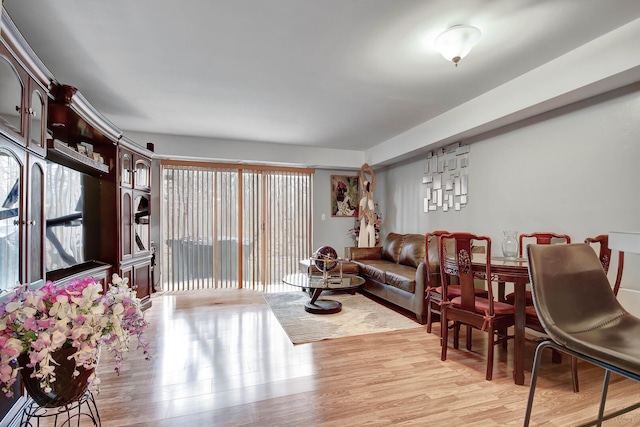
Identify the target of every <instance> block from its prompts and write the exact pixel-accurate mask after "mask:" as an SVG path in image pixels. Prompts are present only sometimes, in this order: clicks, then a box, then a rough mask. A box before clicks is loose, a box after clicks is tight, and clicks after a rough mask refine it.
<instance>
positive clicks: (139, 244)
mask: <svg viewBox="0 0 640 427" xmlns="http://www.w3.org/2000/svg"><path fill="white" fill-rule="evenodd" d="M1 20H2V22H1V28H2V33H0V91H1V96H0V303H1V302H2V300H3V299H5V298H6V297H7V296H8V295H11V294H12V292H13V291H15V289H16V284H17V283H29V284H31V285H34V286H38V285H39V284H44V281H45V280H52V281H54V282H56V283H57V284H61V285H62V284H65V283H68V282H69V281H70V280H73V279H76V278H84V277H93V278H94V279H96V280H98V281H100V282H101V283H102V284H103V286H104V287H105V288H106V286H108V284H109V283H110V282H111V275H112V273H114V272H115V273H119V274H120V275H121V276H122V277H127V278H128V279H129V282H130V284H131V286H132V287H133V288H134V289H135V290H136V292H137V295H138V297H139V298H141V299H142V301H143V308H148V307H150V306H151V298H150V297H151V292H152V289H153V283H152V271H153V270H152V268H153V266H152V255H153V253H152V250H151V241H150V224H149V219H150V215H151V212H150V209H149V207H150V201H151V185H150V183H151V159H152V157H153V152H152V151H150V150H148V149H146V148H143V147H141V146H139V145H137V144H136V143H134V142H133V141H130V140H128V139H126V138H123V136H122V131H121V130H120V129H118V128H117V127H116V126H115V125H114V124H112V123H111V122H110V121H109V120H107V119H106V118H105V117H104V116H103V115H102V114H101V113H100V112H99V111H97V110H96V109H95V108H94V107H93V106H92V105H91V104H90V103H89V102H88V100H86V99H85V98H84V96H83V95H82V94H81V93H80V92H79V91H78V90H77V89H76V88H74V87H72V86H69V85H62V84H59V83H58V82H57V81H56V79H55V78H54V77H53V75H52V74H51V73H50V72H49V70H47V68H46V67H45V66H44V64H42V63H41V62H40V60H39V59H38V57H37V56H36V55H35V53H34V52H33V51H32V50H31V48H30V47H29V46H28V44H27V42H26V41H25V40H24V38H23V37H22V35H21V34H20V33H19V31H18V29H17V28H16V27H15V25H14V24H13V22H12V21H11V19H10V18H9V16H8V15H7V14H6V12H4V11H3V13H2V17H1ZM71 193H73V197H66V199H69V201H68V202H67V201H66V200H65V201H66V206H63V209H65V208H66V209H68V211H64V210H63V209H62V210H61V209H57V208H59V206H58V205H59V204H61V203H60V199H65V197H60V195H68V194H71ZM63 229H64V230H63ZM56 233H59V234H60V235H59V236H58V235H56ZM74 233H75V234H74ZM65 237H66V238H67V240H66V241H65V242H61V241H60V240H61V239H63V238H65ZM78 242H79V243H78ZM67 243H70V244H71V245H72V246H77V248H75V247H74V249H77V251H75V252H74V251H73V250H70V249H69V245H67ZM75 243H78V244H77V245H75ZM58 259H59V260H60V261H58ZM26 402H27V399H26V396H25V394H24V392H23V391H22V390H21V385H20V382H19V381H18V382H16V386H15V396H14V397H13V398H6V397H5V396H4V394H1V393H0V425H11V424H12V423H14V422H15V421H16V420H15V417H16V415H17V414H18V413H19V411H20V408H21V407H22V406H23V405H24V404H25V403H26Z"/></svg>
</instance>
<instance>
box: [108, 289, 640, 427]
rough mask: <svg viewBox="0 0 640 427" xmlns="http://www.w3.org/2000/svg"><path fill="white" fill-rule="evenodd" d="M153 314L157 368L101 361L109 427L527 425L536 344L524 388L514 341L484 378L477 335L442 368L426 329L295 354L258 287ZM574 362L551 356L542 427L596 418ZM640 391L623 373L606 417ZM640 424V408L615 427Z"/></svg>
mask: <svg viewBox="0 0 640 427" xmlns="http://www.w3.org/2000/svg"><path fill="white" fill-rule="evenodd" d="M146 316H147V319H148V320H149V321H150V322H151V326H150V328H149V330H148V333H147V338H148V340H149V341H150V342H151V349H152V351H153V353H154V359H153V360H152V361H150V362H149V361H145V360H144V358H143V357H141V356H140V355H137V354H136V353H131V354H130V355H129V356H128V358H127V360H126V361H125V362H124V363H123V369H122V372H121V375H120V376H117V375H116V374H115V373H114V372H113V370H112V369H113V364H112V363H111V362H110V360H109V359H108V357H106V356H103V360H102V361H101V365H100V367H99V371H100V373H101V377H102V385H101V393H100V394H99V395H97V396H96V401H97V404H98V408H99V411H100V415H101V418H102V422H103V423H102V425H103V426H105V427H111V426H113V427H116V426H117V427H129V426H149V427H151V426H153V427H156V426H161V427H162V426H172V427H175V426H178V427H181V426H184V427H199V426H213V425H215V426H242V425H247V426H249V425H260V426H302V425H305V426H362V425H371V426H384V425H418V426H456V427H459V426H467V425H473V426H519V425H522V420H523V418H524V412H525V405H526V399H527V395H528V381H529V379H530V369H531V364H532V358H533V351H534V349H535V347H534V345H533V344H527V360H526V365H525V366H526V371H525V373H526V383H525V386H516V385H514V384H513V381H512V377H511V372H512V371H513V361H512V353H511V351H512V349H513V343H510V344H509V349H508V350H507V351H504V350H503V349H501V348H499V347H497V348H496V357H495V364H494V379H493V381H486V380H485V379H484V377H485V363H486V360H485V354H486V348H485V347H486V338H485V336H484V334H482V333H480V332H477V331H476V332H475V333H474V335H473V337H474V340H473V351H472V352H468V351H467V350H465V349H460V350H454V349H453V348H449V351H448V360H447V361H444V362H443V361H441V360H440V344H439V337H438V335H437V334H427V333H426V330H425V328H423V327H422V328H416V329H410V330H403V331H396V332H387V333H382V334H370V335H362V336H356V337H348V338H341V339H336V340H328V341H322V342H316V343H310V344H302V345H298V346H294V345H292V344H291V342H290V341H289V339H288V338H287V336H286V334H285V333H284V331H283V330H282V328H281V327H280V325H279V323H278V321H277V320H276V319H275V317H274V316H273V314H272V313H271V311H270V309H269V308H268V306H267V305H266V304H265V303H264V300H263V299H262V296H261V294H260V293H258V292H254V291H249V290H233V289H224V290H214V291H207V290H202V291H195V292H194V293H192V294H164V295H157V296H154V298H153V306H152V307H151V309H149V310H148V311H147V313H146ZM434 326H435V328H434V330H437V329H438V327H439V325H438V324H435V325H434ZM463 336H464V334H463ZM462 347H464V346H462ZM564 359H565V360H563V363H562V364H559V365H557V364H552V363H551V357H550V353H549V354H548V355H546V356H545V361H544V362H543V366H542V370H541V374H540V375H541V376H540V379H539V381H538V384H539V385H538V393H537V394H536V398H535V405H534V410H533V418H532V425H534V426H542V425H544V426H570V425H576V424H579V423H581V422H585V421H587V420H589V419H591V418H593V417H594V416H595V414H596V412H597V402H598V399H599V396H600V386H601V382H602V370H601V369H599V368H596V367H594V366H592V365H589V364H587V363H585V362H580V388H581V391H580V393H578V394H574V393H573V392H572V391H571V377H570V372H569V358H568V357H565V358H564ZM639 392H640V386H639V385H638V384H637V383H634V382H632V381H629V380H626V379H622V378H620V377H617V376H613V378H612V383H611V386H610V393H609V400H608V404H607V408H608V410H615V409H619V408H621V407H623V406H625V405H628V404H632V403H635V399H636V398H637V396H639V395H640V394H639ZM639 420H640V410H639V411H635V412H632V413H630V414H628V415H625V416H624V417H621V418H618V419H616V420H611V421H609V422H607V423H605V425H606V426H623V425H624V426H626V425H633V424H638V423H639Z"/></svg>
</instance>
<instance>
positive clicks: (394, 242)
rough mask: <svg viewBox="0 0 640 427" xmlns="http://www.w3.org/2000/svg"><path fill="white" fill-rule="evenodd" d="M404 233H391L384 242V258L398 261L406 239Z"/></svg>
mask: <svg viewBox="0 0 640 427" xmlns="http://www.w3.org/2000/svg"><path fill="white" fill-rule="evenodd" d="M404 237H405V235H404V234H397V233H389V234H387V238H386V239H384V243H383V244H382V259H386V260H389V261H392V262H395V263H397V262H398V259H399V257H400V250H401V249H402V242H403V241H404Z"/></svg>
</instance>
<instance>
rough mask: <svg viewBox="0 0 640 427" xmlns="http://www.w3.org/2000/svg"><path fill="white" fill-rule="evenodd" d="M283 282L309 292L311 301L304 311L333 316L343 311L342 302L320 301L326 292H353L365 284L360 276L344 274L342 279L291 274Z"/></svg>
mask: <svg viewBox="0 0 640 427" xmlns="http://www.w3.org/2000/svg"><path fill="white" fill-rule="evenodd" d="M282 281H283V282H284V283H286V284H288V285H293V286H298V287H300V288H303V289H306V290H307V291H308V292H309V296H310V297H311V300H310V301H308V302H307V303H306V304H305V305H304V309H305V310H306V311H307V312H309V313H313V314H333V313H339V312H340V311H341V310H342V304H341V303H340V301H335V300H330V299H319V298H318V297H319V296H320V294H321V293H322V291H324V290H334V291H336V290H353V289H357V288H358V287H359V286H360V285H362V284H363V283H364V279H363V278H362V277H360V276H355V275H352V274H343V275H342V277H329V278H327V279H324V278H323V277H322V276H310V275H309V274H305V273H296V274H289V275H288V276H285V277H284V278H283V279H282Z"/></svg>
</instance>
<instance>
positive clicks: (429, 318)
mask: <svg viewBox="0 0 640 427" xmlns="http://www.w3.org/2000/svg"><path fill="white" fill-rule="evenodd" d="M432 304H433V301H431V299H429V300H428V303H427V333H428V334H430V333H431V326H432V323H433V308H432V307H433V306H432Z"/></svg>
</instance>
